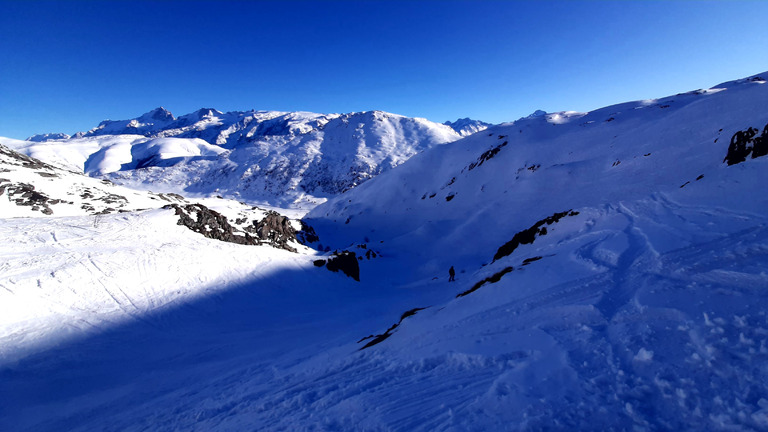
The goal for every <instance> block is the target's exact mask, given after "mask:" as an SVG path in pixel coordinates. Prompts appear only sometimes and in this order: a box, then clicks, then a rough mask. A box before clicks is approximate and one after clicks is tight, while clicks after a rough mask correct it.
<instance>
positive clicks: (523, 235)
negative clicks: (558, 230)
mask: <svg viewBox="0 0 768 432" xmlns="http://www.w3.org/2000/svg"><path fill="white" fill-rule="evenodd" d="M578 214H579V212H577V211H573V210H568V211H564V212H561V213H555V214H553V215H552V216H549V217H546V218H544V219H542V220H540V221H538V222H536V223H535V224H533V226H532V227H530V228H528V229H525V230H522V231H520V232H518V233H516V234H515V235H514V236H513V237H512V240H510V241H508V242H506V243H505V244H504V245H502V246H501V247H500V248H499V249H498V250H497V251H496V254H495V255H494V256H493V261H497V260H499V259H501V258H503V257H505V256H508V255H510V254H511V253H512V252H514V251H515V249H517V247H518V246H520V245H521V244H531V243H533V242H534V240H536V236H537V235H538V236H543V235H547V227H546V226H545V225H552V224H554V223H556V222H558V221H559V220H560V219H562V218H564V217H566V216H576V215H578Z"/></svg>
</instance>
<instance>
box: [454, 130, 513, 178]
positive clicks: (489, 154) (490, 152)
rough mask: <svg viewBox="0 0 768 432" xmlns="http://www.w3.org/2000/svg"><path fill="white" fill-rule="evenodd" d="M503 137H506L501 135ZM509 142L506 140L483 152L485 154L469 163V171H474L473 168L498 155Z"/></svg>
mask: <svg viewBox="0 0 768 432" xmlns="http://www.w3.org/2000/svg"><path fill="white" fill-rule="evenodd" d="M502 138H504V136H503V135H500V136H499V139H502ZM507 144H508V142H507V141H504V142H503V143H501V144H499V145H497V146H495V147H493V148H491V149H490V150H486V151H485V152H483V154H481V155H480V157H479V158H477V160H476V161H475V162H472V163H471V164H469V166H467V171H472V170H473V169H475V168H477V167H479V166H480V165H482V164H484V163H485V162H487V161H488V160H490V159H491V158H493V157H494V156H496V155H497V154H498V153H499V152H500V151H501V149H502V148H503V147H504V146H506V145H507ZM462 171H464V170H462Z"/></svg>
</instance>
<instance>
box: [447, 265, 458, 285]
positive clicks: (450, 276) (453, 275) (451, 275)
mask: <svg viewBox="0 0 768 432" xmlns="http://www.w3.org/2000/svg"><path fill="white" fill-rule="evenodd" d="M455 280H456V270H454V269H453V266H451V268H449V269H448V282H453V281H455Z"/></svg>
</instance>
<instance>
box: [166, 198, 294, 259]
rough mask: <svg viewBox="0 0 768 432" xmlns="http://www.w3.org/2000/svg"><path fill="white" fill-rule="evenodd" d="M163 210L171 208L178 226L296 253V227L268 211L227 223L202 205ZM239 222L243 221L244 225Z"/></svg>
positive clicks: (171, 206)
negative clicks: (293, 243)
mask: <svg viewBox="0 0 768 432" xmlns="http://www.w3.org/2000/svg"><path fill="white" fill-rule="evenodd" d="M163 208H164V209H174V210H175V212H176V215H178V216H179V222H178V224H179V225H184V226H186V227H187V228H189V229H191V230H192V231H194V232H196V233H200V234H202V235H204V236H206V237H208V238H212V239H215V240H221V241H225V242H230V243H237V244H244V245H269V246H272V247H276V248H278V249H285V250H287V251H289V252H296V248H295V247H293V246H291V244H290V243H291V242H295V243H298V241H297V239H296V230H295V229H294V228H293V226H292V225H291V221H290V219H288V218H287V217H285V216H283V215H281V214H279V213H277V212H274V211H269V212H267V213H266V216H265V217H264V218H263V219H261V220H258V221H257V220H254V221H253V222H248V218H247V217H243V218H240V219H237V220H235V221H234V222H233V223H230V222H229V219H227V217H226V216H224V215H223V214H221V213H219V212H217V211H215V210H211V209H209V208H208V207H206V206H204V205H202V204H181V205H180V204H168V205H166V206H165V207H163ZM243 224H246V225H245V226H244V227H243V226H242V225H243Z"/></svg>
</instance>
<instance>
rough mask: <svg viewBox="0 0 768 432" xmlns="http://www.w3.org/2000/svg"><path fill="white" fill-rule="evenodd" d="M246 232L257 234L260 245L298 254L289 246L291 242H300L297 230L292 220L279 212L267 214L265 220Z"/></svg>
mask: <svg viewBox="0 0 768 432" xmlns="http://www.w3.org/2000/svg"><path fill="white" fill-rule="evenodd" d="M246 231H249V232H251V233H254V234H256V236H257V237H258V239H259V243H269V244H271V245H272V246H274V247H277V248H280V249H285V250H287V251H291V252H296V248H294V247H291V246H290V245H288V242H289V241H294V242H296V241H298V240H297V239H296V230H295V229H294V228H293V226H292V225H291V221H290V219H288V218H287V217H285V216H283V215H281V214H279V213H277V212H273V211H270V212H267V216H266V217H264V219H262V220H260V221H258V222H254V226H253V227H248V228H246Z"/></svg>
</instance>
